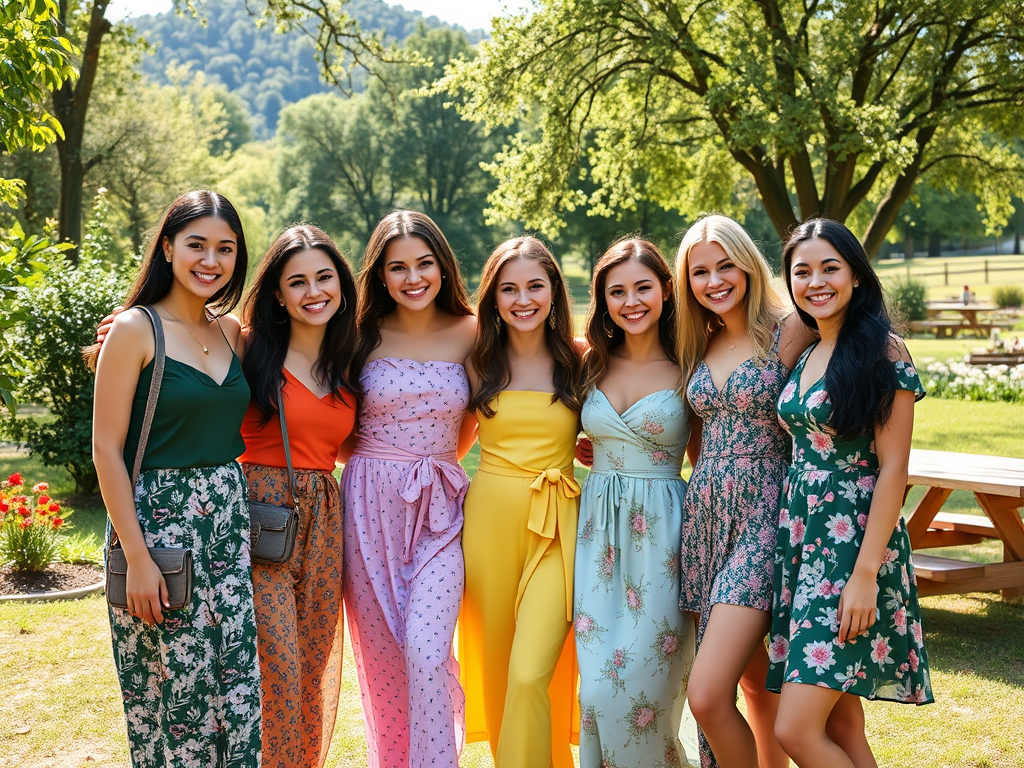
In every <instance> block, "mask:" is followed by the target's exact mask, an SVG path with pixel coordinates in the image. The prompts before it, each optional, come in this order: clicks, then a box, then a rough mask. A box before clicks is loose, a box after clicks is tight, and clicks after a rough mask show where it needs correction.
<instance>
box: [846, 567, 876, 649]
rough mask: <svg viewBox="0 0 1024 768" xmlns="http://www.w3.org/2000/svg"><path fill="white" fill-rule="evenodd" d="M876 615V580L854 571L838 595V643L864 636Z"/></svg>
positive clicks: (869, 575) (868, 575)
mask: <svg viewBox="0 0 1024 768" xmlns="http://www.w3.org/2000/svg"><path fill="white" fill-rule="evenodd" d="M877 615H878V579H877V578H876V577H875V576H873V575H871V574H867V573H863V572H861V571H856V570H855V571H854V572H853V575H852V576H850V580H849V581H848V582H846V585H845V586H844V587H843V592H842V594H841V595H839V612H838V615H837V618H838V620H839V642H840V643H845V642H846V641H847V640H848V639H852V638H854V637H857V636H858V635H866V634H867V633H868V629H869V628H870V627H871V625H872V624H874V623H875V619H876V617H877Z"/></svg>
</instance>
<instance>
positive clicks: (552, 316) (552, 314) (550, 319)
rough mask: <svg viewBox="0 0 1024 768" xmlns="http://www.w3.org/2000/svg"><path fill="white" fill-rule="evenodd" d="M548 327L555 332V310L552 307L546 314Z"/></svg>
mask: <svg viewBox="0 0 1024 768" xmlns="http://www.w3.org/2000/svg"><path fill="white" fill-rule="evenodd" d="M548 325H549V326H550V327H551V330H552V331H553V330H555V308H554V307H552V308H551V311H550V312H548Z"/></svg>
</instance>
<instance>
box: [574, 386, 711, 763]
mask: <svg viewBox="0 0 1024 768" xmlns="http://www.w3.org/2000/svg"><path fill="white" fill-rule="evenodd" d="M581 417H582V421H583V429H584V430H585V431H586V433H587V434H588V435H589V436H590V439H591V441H592V442H593V444H594V466H593V469H592V470H591V473H590V475H589V477H588V478H587V480H586V482H585V483H584V486H583V495H582V497H581V502H580V522H579V533H578V535H577V539H576V572H575V595H576V602H575V626H576V652H577V655H578V662H579V669H580V708H581V710H582V721H581V724H580V766H581V768H626V767H627V766H628V768H661V767H663V766H664V767H665V768H668V767H670V766H681V765H688V764H689V763H688V762H687V757H686V749H685V748H684V745H683V744H682V743H681V742H680V740H679V737H678V734H679V725H680V721H681V719H682V717H683V707H684V703H685V696H686V678H687V676H688V674H689V670H690V666H691V664H692V661H693V647H694V644H693V634H694V633H693V625H692V622H691V621H690V620H689V618H688V617H687V615H686V614H684V613H683V612H682V611H681V610H680V609H679V538H680V531H681V527H682V514H683V496H684V494H685V491H686V483H685V481H683V479H682V478H681V477H680V474H679V472H680V468H681V466H682V462H683V455H684V452H685V448H686V442H687V440H688V438H689V434H690V427H689V423H688V418H687V411H686V408H685V406H684V404H683V401H682V399H681V398H680V396H679V393H677V392H676V391H675V390H662V391H659V392H654V393H652V394H650V395H648V396H647V397H644V398H642V399H641V400H639V401H638V402H636V403H634V404H633V405H632V406H631V407H630V408H628V409H627V410H626V411H625V412H624V413H623V414H622V415H621V416H620V415H619V414H618V413H616V412H615V410H614V409H613V408H612V406H611V404H610V403H609V402H608V399H607V398H606V397H605V396H604V394H603V393H602V392H601V391H600V390H597V389H595V390H592V391H591V392H590V394H589V395H588V396H587V399H586V401H585V402H584V404H583V411H582V414H581ZM687 730H688V732H690V731H691V729H687ZM694 735H695V734H694ZM688 744H689V746H690V749H691V751H694V752H695V746H694V744H695V742H694V740H693V739H692V738H689V739H688Z"/></svg>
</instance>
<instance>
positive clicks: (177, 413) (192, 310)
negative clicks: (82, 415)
mask: <svg viewBox="0 0 1024 768" xmlns="http://www.w3.org/2000/svg"><path fill="white" fill-rule="evenodd" d="M247 260H248V254H247V251H246V246H245V237H244V235H243V233H242V226H241V223H240V222H239V219H238V214H237V213H236V211H235V209H234V208H233V207H232V205H231V203H229V202H228V201H227V200H226V199H225V198H224V197H222V196H221V195H218V194H217V193H215V192H205V191H204V192H191V193H189V194H186V195H182V196H181V197H179V198H178V199H177V200H175V201H174V203H173V204H172V205H171V207H170V208H169V209H168V211H167V213H166V214H164V217H163V218H162V219H161V221H160V224H159V227H158V234H157V236H156V237H155V238H154V239H153V241H152V242H151V243H150V245H149V248H148V250H147V253H146V256H145V258H144V260H143V264H142V268H141V270H140V273H139V276H138V278H137V279H136V281H135V284H134V286H133V287H132V289H131V291H130V292H129V295H128V299H127V301H126V302H125V307H126V308H127V309H131V308H133V307H139V306H145V305H149V306H152V307H153V308H154V309H155V310H156V312H157V315H158V317H159V322H160V325H161V326H162V327H163V330H164V334H165V337H166V369H165V371H164V375H163V382H162V388H161V390H160V394H159V397H158V400H157V403H156V410H155V413H154V417H153V425H152V429H151V431H150V435H149V440H148V443H146V446H145V450H144V455H143V458H142V471H141V473H140V474H139V477H138V480H137V482H136V483H135V487H134V488H132V482H131V479H130V476H129V471H130V470H129V467H132V466H134V462H135V453H136V449H137V446H138V442H139V436H140V432H141V425H142V421H143V416H144V413H145V411H146V406H147V402H148V395H149V386H150V381H151V377H152V373H153V358H154V355H155V343H154V329H153V326H152V325H151V323H150V320H149V318H148V317H147V316H146V315H145V313H144V312H141V311H134V312H130V311H126V312H123V313H122V314H120V315H119V316H118V317H117V319H116V320H115V321H114V324H113V326H112V328H111V330H110V333H109V334H108V336H107V338H106V340H105V342H104V344H103V349H102V353H101V354H98V355H97V353H95V352H93V358H94V359H95V360H96V399H95V410H94V413H93V460H94V462H95V464H96V471H97V474H98V475H99V481H100V489H101V491H102V493H103V501H104V504H105V505H106V507H107V512H108V514H109V516H110V523H111V528H112V532H113V533H114V534H116V537H117V541H118V543H119V545H120V546H121V547H122V548H123V549H124V553H125V557H126V560H127V563H128V574H127V598H128V600H127V602H128V608H127V609H119V608H111V609H110V627H111V633H112V635H113V645H114V662H115V665H116V667H117V673H118V677H119V679H120V683H121V691H122V695H123V699H124V708H125V718H126V720H127V723H128V739H129V742H130V747H131V756H132V764H133V765H134V766H136V767H139V766H192V765H195V766H200V765H201V766H223V767H224V768H256V766H258V765H259V752H260V694H259V692H260V677H259V663H258V660H257V655H256V623H255V616H254V610H253V597H252V575H251V568H250V561H249V513H248V506H247V503H246V495H247V494H246V486H245V480H244V477H243V476H242V472H241V469H240V467H239V465H238V463H237V462H236V461H235V458H236V457H237V456H239V455H240V454H241V453H242V451H243V449H244V446H243V444H242V439H241V436H240V433H239V428H240V426H241V423H242V417H243V416H244V414H245V410H246V408H247V406H248V404H249V387H248V385H247V384H246V382H245V377H244V376H243V375H242V370H241V366H240V364H239V361H238V357H237V355H236V347H237V346H240V336H241V328H240V326H239V323H238V320H237V319H236V318H234V317H233V316H231V315H229V314H227V313H228V312H230V310H231V309H232V308H233V307H234V306H235V305H236V304H237V303H238V300H239V298H240V297H241V294H242V289H243V284H244V281H245V273H246V265H247ZM152 546H160V547H186V548H189V549H191V550H192V566H193V591H192V598H191V602H190V603H189V604H188V605H187V606H185V607H184V608H182V609H180V610H169V609H168V608H167V587H166V584H165V582H164V579H163V576H162V575H161V573H160V569H159V568H158V567H157V566H156V564H155V563H154V562H153V560H152V558H151V557H150V555H149V551H148V549H147V547H152Z"/></svg>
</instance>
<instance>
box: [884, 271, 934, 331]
mask: <svg viewBox="0 0 1024 768" xmlns="http://www.w3.org/2000/svg"><path fill="white" fill-rule="evenodd" d="M885 293H886V303H887V304H888V306H889V312H891V313H892V315H893V319H894V320H895V321H896V322H897V323H912V322H914V321H915V320H924V318H925V315H926V314H927V312H926V310H927V306H928V288H927V287H926V286H925V284H924V281H923V280H918V279H917V278H913V277H909V276H908V277H901V278H898V279H896V280H893V281H892V282H891V283H889V284H888V285H886V287H885Z"/></svg>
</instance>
